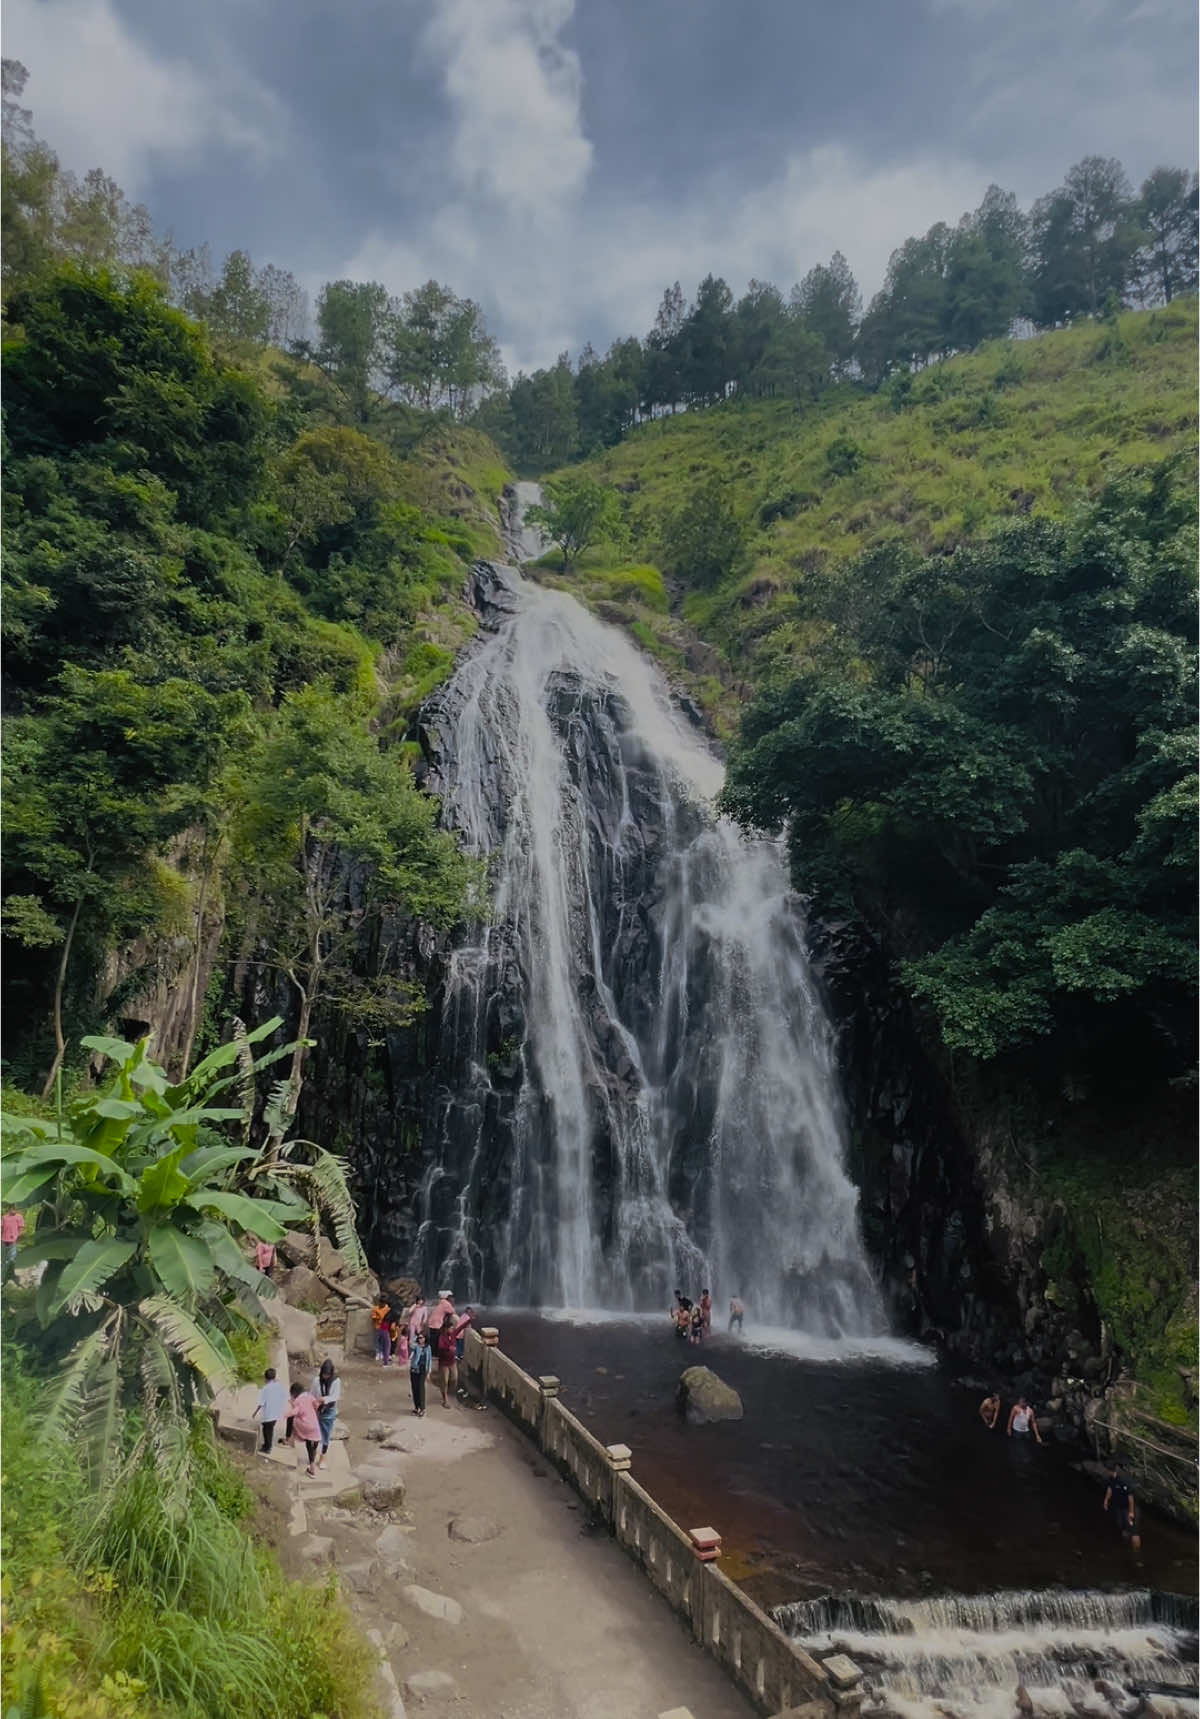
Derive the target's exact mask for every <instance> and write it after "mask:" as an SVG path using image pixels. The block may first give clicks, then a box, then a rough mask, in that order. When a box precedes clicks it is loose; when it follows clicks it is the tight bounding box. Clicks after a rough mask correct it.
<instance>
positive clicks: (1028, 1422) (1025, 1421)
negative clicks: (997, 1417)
mask: <svg viewBox="0 0 1200 1719" xmlns="http://www.w3.org/2000/svg"><path fill="white" fill-rule="evenodd" d="M1031 1433H1032V1435H1033V1437H1034V1438H1035V1439H1036V1440H1037V1441H1038V1443H1039V1444H1041V1442H1042V1435H1041V1433H1040V1432H1039V1431H1038V1424H1037V1416H1036V1415H1035V1414H1034V1412H1033V1410H1032V1409H1031V1408H1030V1406H1029V1398H1028V1397H1018V1398H1017V1400H1016V1402H1015V1403H1014V1404H1013V1406H1012V1411H1011V1413H1010V1414H1009V1417H1008V1436H1009V1438H1021V1439H1025V1438H1028V1437H1029V1436H1030V1434H1031Z"/></svg>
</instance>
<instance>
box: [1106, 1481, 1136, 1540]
mask: <svg viewBox="0 0 1200 1719" xmlns="http://www.w3.org/2000/svg"><path fill="white" fill-rule="evenodd" d="M1103 1508H1104V1511H1105V1514H1106V1515H1107V1517H1108V1519H1109V1521H1110V1522H1111V1523H1112V1525H1113V1527H1114V1528H1115V1530H1116V1531H1117V1533H1118V1534H1119V1535H1120V1536H1121V1538H1122V1540H1127V1541H1128V1542H1129V1544H1130V1545H1131V1546H1132V1547H1133V1549H1134V1551H1135V1552H1138V1551H1140V1550H1141V1546H1142V1537H1141V1535H1140V1534H1139V1533H1138V1514H1137V1499H1136V1498H1135V1497H1134V1496H1133V1488H1132V1487H1131V1486H1130V1484H1129V1482H1128V1481H1127V1480H1126V1478H1125V1476H1124V1475H1123V1474H1122V1473H1121V1471H1120V1469H1119V1468H1118V1467H1117V1465H1116V1463H1113V1465H1112V1470H1111V1472H1110V1474H1109V1477H1108V1485H1107V1487H1106V1488H1105V1492H1104V1506H1103Z"/></svg>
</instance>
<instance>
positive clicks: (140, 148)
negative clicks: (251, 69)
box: [4, 0, 287, 197]
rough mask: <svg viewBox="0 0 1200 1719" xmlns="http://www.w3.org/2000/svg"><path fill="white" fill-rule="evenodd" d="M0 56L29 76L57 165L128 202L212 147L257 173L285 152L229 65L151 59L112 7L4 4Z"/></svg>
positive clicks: (259, 98) (16, 0) (261, 94)
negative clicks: (94, 173) (98, 172)
mask: <svg viewBox="0 0 1200 1719" xmlns="http://www.w3.org/2000/svg"><path fill="white" fill-rule="evenodd" d="M4 52H5V55H6V56H7V57H9V58H11V59H17V60H21V61H22V62H23V63H24V64H25V65H26V66H28V67H29V71H30V81H29V86H28V89H27V91H26V97H25V99H26V102H27V104H28V106H30V107H31V108H32V110H33V115H34V126H35V130H36V131H37V133H38V135H39V136H41V137H44V138H46V139H47V141H49V142H50V143H51V145H52V147H53V148H54V150H55V151H56V153H57V154H58V156H59V158H60V160H61V161H62V162H63V163H64V165H65V166H67V167H70V168H72V169H74V170H75V171H76V172H82V171H86V170H87V169H88V168H90V167H103V168H104V170H105V171H106V172H107V173H110V174H111V175H112V177H113V178H114V179H116V180H117V182H118V183H119V184H120V185H121V187H122V189H123V190H124V191H125V192H126V193H128V194H129V195H131V196H134V197H136V196H138V195H140V193H141V191H142V188H143V187H144V186H145V184H146V183H147V181H148V180H149V177H150V175H151V173H152V172H153V170H154V167H155V166H156V165H158V164H163V163H169V164H173V163H177V162H178V161H180V160H188V159H191V158H194V157H195V156H196V155H197V154H198V153H199V152H200V151H201V150H203V149H206V148H210V147H211V146H212V145H213V144H214V143H216V144H219V145H223V146H226V147H228V148H230V149H234V150H240V151H242V152H244V153H246V154H248V155H249V156H250V158H251V160H252V161H253V162H254V163H255V164H258V163H260V162H264V161H267V160H270V159H272V158H274V157H276V156H278V155H279V154H281V153H282V151H283V150H284V149H285V148H286V142H287V138H286V119H285V117H284V115H283V111H282V109H281V107H280V105H279V103H278V102H277V101H276V100H275V98H274V97H273V96H272V95H271V94H270V92H269V91H267V90H265V89H264V88H263V87H262V85H261V84H259V83H258V82H257V80H255V79H254V78H252V77H251V76H250V75H249V74H248V73H247V72H246V71H245V70H244V69H243V68H241V67H240V66H239V65H238V64H237V62H236V61H235V60H234V59H233V58H232V56H231V55H229V54H227V53H224V52H222V53H221V54H220V57H219V58H218V59H217V60H216V61H214V62H213V63H212V64H211V65H209V66H207V67H205V68H203V69H201V68H199V67H197V66H196V65H194V64H192V63H188V62H185V61H183V60H178V59H168V58H164V57H162V56H160V55H156V54H155V53H154V52H153V51H152V50H151V49H150V48H149V46H148V45H147V44H146V43H144V42H142V41H139V40H138V38H137V37H136V36H135V35H134V34H133V33H132V32H131V31H130V30H129V28H128V27H127V26H126V24H125V23H124V22H123V21H122V20H121V19H120V18H118V16H117V14H116V12H115V11H114V9H113V6H112V5H111V3H110V0H7V4H6V5H5V8H4Z"/></svg>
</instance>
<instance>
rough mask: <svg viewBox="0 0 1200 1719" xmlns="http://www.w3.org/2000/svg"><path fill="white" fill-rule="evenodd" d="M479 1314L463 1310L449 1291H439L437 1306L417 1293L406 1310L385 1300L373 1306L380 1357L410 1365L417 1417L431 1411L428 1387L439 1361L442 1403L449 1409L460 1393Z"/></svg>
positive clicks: (381, 1360)
mask: <svg viewBox="0 0 1200 1719" xmlns="http://www.w3.org/2000/svg"><path fill="white" fill-rule="evenodd" d="M473 1317H474V1315H473V1313H472V1310H471V1308H469V1307H468V1308H465V1309H464V1311H463V1312H462V1313H461V1314H460V1313H459V1312H458V1311H457V1310H456V1308H455V1306H454V1295H453V1292H452V1291H451V1290H449V1289H439V1290H438V1299H437V1302H436V1303H435V1305H434V1306H433V1307H432V1308H430V1307H428V1306H427V1305H426V1302H425V1297H424V1296H423V1295H417V1296H416V1298H415V1300H414V1301H413V1302H412V1304H411V1305H410V1306H408V1307H406V1308H404V1309H403V1311H402V1312H397V1311H396V1309H395V1308H393V1307H392V1305H391V1303H390V1302H387V1301H383V1300H380V1301H377V1302H376V1303H375V1305H374V1307H372V1309H371V1323H372V1324H373V1325H374V1327H375V1359H376V1360H377V1361H378V1362H379V1363H380V1364H381V1365H382V1366H384V1367H390V1366H391V1364H392V1361H393V1358H394V1359H395V1361H396V1362H397V1364H398V1365H399V1366H401V1367H403V1366H405V1365H407V1367H408V1375H409V1381H410V1384H411V1386H412V1400H413V1414H414V1415H418V1416H420V1415H423V1414H424V1413H425V1388H426V1385H427V1383H428V1380H429V1375H430V1373H431V1372H433V1371H434V1370H435V1365H436V1373H437V1385H438V1390H439V1391H440V1392H441V1396H442V1407H443V1408H444V1409H445V1408H449V1406H450V1393H451V1392H452V1391H453V1392H455V1394H457V1392H458V1365H459V1362H460V1361H461V1360H462V1355H463V1345H464V1344H465V1342H466V1337H467V1327H468V1326H469V1325H470V1323H471V1320H472V1318H473Z"/></svg>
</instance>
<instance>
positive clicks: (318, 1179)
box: [0, 1018, 361, 1463]
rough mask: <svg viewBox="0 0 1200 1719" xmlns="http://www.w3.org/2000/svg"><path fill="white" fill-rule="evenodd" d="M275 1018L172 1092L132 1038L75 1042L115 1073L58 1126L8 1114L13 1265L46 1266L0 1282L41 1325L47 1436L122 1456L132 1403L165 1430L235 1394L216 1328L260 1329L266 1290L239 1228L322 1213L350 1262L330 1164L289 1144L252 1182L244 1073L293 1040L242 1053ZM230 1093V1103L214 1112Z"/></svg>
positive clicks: (345, 1202) (2, 1166)
mask: <svg viewBox="0 0 1200 1719" xmlns="http://www.w3.org/2000/svg"><path fill="white" fill-rule="evenodd" d="M280 1025H281V1022H280V1020H279V1019H278V1018H276V1019H274V1020H271V1021H268V1022H267V1023H266V1024H265V1025H264V1026H261V1027H259V1028H257V1029H256V1030H255V1031H254V1032H246V1030H245V1029H244V1028H243V1027H241V1024H240V1023H238V1029H239V1030H238V1032H237V1033H236V1035H235V1037H234V1038H233V1039H232V1040H231V1041H230V1042H229V1043H228V1044H225V1045H221V1046H220V1047H219V1048H218V1049H217V1050H215V1051H213V1052H212V1053H211V1055H210V1056H208V1057H206V1058H205V1059H204V1060H203V1061H202V1062H201V1063H199V1064H198V1065H197V1067H196V1068H195V1069H194V1070H193V1071H192V1073H191V1074H190V1075H189V1076H188V1078H187V1079H186V1080H185V1081H183V1082H181V1083H180V1084H178V1085H174V1086H173V1085H171V1084H170V1083H169V1081H168V1079H167V1076H166V1074H165V1073H164V1071H163V1070H162V1069H161V1068H160V1067H159V1066H158V1065H157V1064H156V1063H154V1062H152V1061H151V1060H150V1058H149V1056H148V1055H147V1041H146V1040H145V1039H143V1040H142V1041H141V1042H140V1043H138V1044H136V1045H132V1044H128V1043H126V1042H125V1041H124V1040H122V1039H114V1038H102V1037H93V1038H86V1039H84V1040H83V1043H84V1045H85V1046H86V1047H87V1048H88V1049H89V1050H91V1051H94V1052H95V1053H97V1054H98V1055H99V1056H102V1057H103V1058H105V1059H106V1061H107V1062H108V1063H109V1064H110V1065H111V1073H110V1076H109V1078H108V1079H107V1081H105V1082H104V1083H102V1084H101V1085H100V1086H98V1087H97V1089H96V1090H94V1091H90V1092H87V1093H85V1094H84V1095H82V1096H80V1097H79V1098H77V1099H75V1100H74V1101H73V1102H72V1103H71V1104H70V1105H69V1106H68V1108H67V1111H66V1113H65V1114H60V1115H59V1117H58V1118H57V1119H56V1120H54V1121H50V1122H47V1121H43V1120H41V1119H39V1118H35V1117H26V1116H20V1117H14V1118H12V1119H11V1121H9V1120H7V1119H6V1120H5V1123H4V1127H3V1132H2V1134H0V1148H2V1151H0V1194H2V1197H3V1200H4V1202H5V1204H6V1206H18V1207H21V1208H23V1209H24V1210H25V1212H26V1214H27V1217H28V1218H29V1219H30V1220H32V1221H31V1222H30V1223H29V1226H28V1228H27V1229H26V1231H25V1236H24V1245H23V1246H22V1247H21V1248H20V1250H19V1252H18V1255H17V1259H16V1266H17V1269H18V1271H20V1269H21V1268H22V1267H29V1266H40V1267H41V1274H40V1278H39V1280H38V1282H37V1284H36V1287H35V1286H33V1285H32V1284H29V1283H28V1282H26V1284H25V1286H24V1287H20V1286H18V1284H16V1283H11V1284H10V1285H9V1286H8V1288H7V1290H6V1300H7V1302H8V1308H9V1312H10V1314H11V1315H12V1316H13V1317H14V1319H15V1320H17V1321H18V1322H24V1323H26V1324H28V1325H30V1326H36V1327H37V1328H38V1330H39V1331H40V1334H41V1336H40V1342H39V1347H40V1349H41V1350H42V1352H43V1354H45V1355H47V1356H48V1357H49V1358H51V1359H53V1360H54V1361H55V1362H56V1363H57V1366H56V1371H55V1373H54V1376H53V1378H52V1381H51V1383H50V1384H49V1386H48V1388H47V1391H46V1396H45V1401H44V1405H43V1413H44V1416H45V1424H46V1426H47V1430H48V1431H50V1432H63V1431H70V1432H71V1433H73V1434H74V1435H76V1436H77V1437H80V1438H81V1439H82V1441H83V1442H84V1443H85V1445H86V1447H87V1449H88V1450H89V1451H90V1452H91V1453H92V1454H93V1457H94V1459H95V1460H96V1461H97V1462H100V1463H103V1462H104V1461H105V1460H106V1459H107V1457H108V1456H109V1455H111V1453H112V1452H113V1451H114V1450H115V1449H117V1448H118V1446H119V1443H120V1438H119V1434H120V1429H121V1421H122V1416H123V1412H124V1408H125V1406H126V1405H127V1404H128V1403H129V1401H130V1400H131V1398H132V1397H133V1396H134V1395H135V1394H136V1395H140V1396H141V1397H142V1398H143V1400H144V1403H145V1405H146V1408H147V1410H153V1409H155V1408H163V1409H165V1410H166V1411H167V1413H166V1416H165V1417H162V1416H158V1415H152V1414H149V1413H148V1414H147V1416H146V1423H147V1424H153V1425H155V1426H160V1425H165V1426H166V1427H167V1428H168V1429H169V1427H170V1425H171V1424H172V1421H175V1422H179V1420H180V1414H176V1415H174V1416H173V1415H172V1414H171V1410H172V1409H174V1410H178V1411H180V1412H182V1410H183V1409H184V1407H185V1406H186V1404H187V1402H188V1400H189V1399H195V1398H196V1397H203V1396H206V1395H207V1394H208V1393H210V1392H213V1391H217V1390H220V1389H222V1388H224V1387H226V1386H230V1385H232V1384H233V1382H234V1379H235V1377H236V1365H235V1360H234V1355H233V1352H232V1350H231V1348H230V1344H229V1339H228V1333H229V1332H230V1330H231V1329H232V1328H233V1326H234V1324H235V1323H236V1322H237V1321H238V1320H246V1319H249V1320H251V1321H255V1322H260V1321H262V1320H264V1319H265V1317H266V1309H265V1307H264V1305H263V1303H264V1301H265V1300H266V1299H267V1298H269V1297H270V1296H273V1295H274V1294H275V1293H276V1291H275V1287H274V1285H273V1284H272V1283H271V1282H270V1280H269V1279H268V1278H266V1277H264V1276H263V1275H262V1274H261V1273H260V1272H259V1271H258V1270H257V1269H256V1268H255V1266H254V1265H253V1264H252V1263H251V1262H250V1260H249V1259H248V1258H247V1257H246V1255H245V1253H244V1252H243V1250H242V1248H241V1247H240V1246H239V1245H238V1239H237V1238H238V1237H239V1236H240V1235H255V1236H258V1237H261V1238H263V1239H264V1240H268V1241H278V1240H279V1239H280V1238H281V1237H282V1236H283V1234H284V1230H285V1226H287V1225H302V1224H304V1223H306V1222H311V1221H313V1219H314V1217H315V1213H316V1211H317V1210H318V1209H321V1210H326V1211H328V1212H329V1214H330V1218H331V1221H332V1222H333V1224H334V1227H335V1233H336V1234H337V1236H338V1239H339V1242H342V1243H346V1242H349V1243H350V1246H349V1248H348V1249H347V1251H348V1252H349V1253H350V1256H351V1258H352V1259H353V1260H355V1261H356V1262H357V1261H358V1260H360V1259H361V1248H359V1246H358V1240H357V1235H356V1233H355V1231H354V1227H353V1220H354V1213H353V1205H352V1203H351V1202H350V1196H349V1191H348V1189H347V1188H346V1185H345V1178H344V1176H342V1174H341V1172H340V1168H339V1167H338V1165H337V1163H336V1160H333V1159H332V1158H331V1155H330V1154H328V1153H324V1152H323V1151H322V1150H321V1148H319V1147H310V1146H309V1145H308V1144H307V1143H305V1144H304V1149H303V1153H302V1154H301V1155H300V1156H298V1157H295V1158H293V1156H292V1154H293V1152H295V1151H298V1150H299V1148H300V1144H301V1143H299V1142H291V1143H290V1144H289V1146H288V1147H287V1148H286V1149H281V1151H280V1153H279V1155H278V1161H277V1162H276V1163H275V1164H274V1165H273V1166H272V1167H271V1169H270V1173H269V1174H264V1175H261V1176H256V1175H255V1161H256V1160H257V1159H258V1158H259V1157H260V1154H259V1152H258V1151H257V1150H256V1148H255V1147H254V1146H253V1145H251V1144H250V1140H249V1131H250V1129H251V1127H252V1124H253V1095H254V1076H255V1074H256V1072H257V1070H258V1069H259V1068H263V1067H266V1066H267V1065H268V1064H270V1063H273V1062H275V1061H277V1060H278V1059H279V1058H281V1057H284V1056H288V1055H290V1054H291V1052H292V1050H293V1048H294V1047H293V1046H291V1045H285V1046H282V1047H280V1048H279V1049H276V1050H273V1051H269V1052H267V1053H266V1054H264V1055H263V1056H262V1057H260V1058H259V1059H258V1060H257V1062H255V1059H254V1057H253V1056H252V1054H251V1047H252V1046H254V1045H255V1044H257V1043H259V1042H260V1041H261V1040H263V1039H265V1038H266V1037H268V1036H269V1035H270V1034H271V1033H273V1032H275V1031H276V1030H277V1028H278V1027H279V1026H280ZM231 1067H232V1068H233V1072H232V1073H228V1072H226V1071H227V1070H229V1069H230V1068H231ZM231 1087H232V1088H234V1089H235V1091H234V1092H233V1093H232V1094H230V1096H236V1097H237V1098H238V1100H239V1102H238V1103H237V1104H236V1105H233V1104H226V1105H221V1104H215V1103H214V1102H213V1100H214V1099H215V1098H219V1097H220V1096H221V1095H222V1094H229V1092H230V1088H231ZM270 1126H272V1124H268V1127H270ZM266 1156H268V1157H269V1154H267V1155H266ZM327 1161H328V1162H327ZM162 1436H165V1437H168V1438H169V1437H170V1436H172V1435H171V1434H170V1432H169V1430H168V1432H167V1433H166V1434H164V1435H162Z"/></svg>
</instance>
